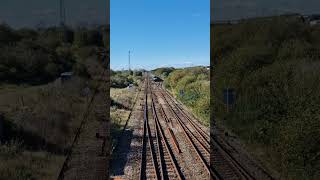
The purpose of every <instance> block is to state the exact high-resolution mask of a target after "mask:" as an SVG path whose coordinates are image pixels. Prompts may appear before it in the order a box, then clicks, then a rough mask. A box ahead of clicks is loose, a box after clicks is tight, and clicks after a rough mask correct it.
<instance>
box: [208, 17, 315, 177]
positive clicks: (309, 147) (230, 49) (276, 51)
mask: <svg viewBox="0 0 320 180" xmlns="http://www.w3.org/2000/svg"><path fill="white" fill-rule="evenodd" d="M213 28H214V29H215V30H216V31H213V32H211V33H213V36H214V37H215V39H214V40H213V47H214V48H213V50H212V51H213V52H214V56H213V57H214V61H215V64H216V65H215V67H214V71H213V73H212V78H213V82H214V89H213V92H214V94H213V96H212V98H214V102H215V103H214V104H213V109H214V111H213V113H214V114H215V116H216V117H217V120H218V122H219V123H222V124H224V125H226V126H227V127H228V128H229V129H231V130H232V131H233V132H235V133H236V134H237V135H239V136H240V138H241V139H242V140H243V141H244V142H246V143H247V145H248V146H249V147H252V149H253V151H254V152H255V153H256V154H258V156H260V158H262V159H263V160H264V161H266V162H267V163H266V164H271V165H270V166H271V168H274V169H276V170H278V171H279V173H280V174H281V176H282V177H283V178H285V179H317V178H316V177H319V167H320V158H319V154H320V153H319V152H320V146H319V142H320V141H319V139H320V131H319V128H320V123H319V122H320V121H319V117H320V116H319V114H320V111H319V102H320V98H319V97H320V93H319V91H317V89H319V88H320V86H319V80H320V79H319V77H320V73H319V69H320V53H319V52H320V51H319V50H320V48H319V43H320V39H319V36H320V31H319V29H318V28H317V27H310V26H309V25H308V24H304V23H302V22H301V20H300V19H297V18H287V17H275V18H273V19H271V20H263V21H258V20H252V21H247V22H244V23H240V24H237V25H227V26H215V27H213ZM225 88H234V89H235V91H236V103H235V105H234V106H233V108H232V109H231V110H229V112H227V111H226V108H225V106H224V104H222V102H221V101H222V99H223V94H222V92H223V89H225ZM256 147H259V148H258V149H259V151H257V148H256Z"/></svg>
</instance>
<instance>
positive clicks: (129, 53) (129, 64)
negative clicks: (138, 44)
mask: <svg viewBox="0 0 320 180" xmlns="http://www.w3.org/2000/svg"><path fill="white" fill-rule="evenodd" d="M130 53H131V52H130V51H129V73H130V72H131V67H130V55H131V54H130Z"/></svg>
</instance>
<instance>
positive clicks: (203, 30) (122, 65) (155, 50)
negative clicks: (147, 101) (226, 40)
mask: <svg viewBox="0 0 320 180" xmlns="http://www.w3.org/2000/svg"><path fill="white" fill-rule="evenodd" d="M110 8H111V9H110V31H111V32H110V55H111V68H112V69H127V68H128V51H129V50H131V51H132V56H131V67H132V69H133V68H144V69H153V68H156V67H161V66H175V67H182V66H194V65H209V64H210V0H134V1H133V0H111V2H110Z"/></svg>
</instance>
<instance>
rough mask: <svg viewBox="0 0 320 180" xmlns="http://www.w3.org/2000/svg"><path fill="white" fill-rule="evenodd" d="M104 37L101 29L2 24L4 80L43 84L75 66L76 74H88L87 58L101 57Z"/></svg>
mask: <svg viewBox="0 0 320 180" xmlns="http://www.w3.org/2000/svg"><path fill="white" fill-rule="evenodd" d="M73 34H75V36H76V37H75V41H73ZM66 36H68V37H66ZM102 38H103V37H102V34H101V33H100V30H99V29H78V30H77V31H75V32H73V30H71V29H68V28H66V29H61V28H55V27H51V28H47V29H39V30H34V29H27V28H23V29H18V30H14V29H11V28H10V27H9V26H7V25H4V24H2V25H0V52H1V53H0V69H1V72H0V80H1V81H2V82H6V83H29V84H42V83H48V82H49V81H52V80H54V79H56V78H58V77H59V76H60V74H61V73H62V72H66V71H71V70H72V69H74V70H75V71H76V72H75V73H76V74H79V75H82V76H88V73H87V70H86V68H87V67H86V65H87V64H88V63H84V61H86V60H87V59H88V58H89V57H91V56H95V57H97V54H98V47H101V46H103V42H102V41H103V39H102ZM65 40H67V41H65ZM65 42H67V43H65ZM73 42H74V43H73Z"/></svg>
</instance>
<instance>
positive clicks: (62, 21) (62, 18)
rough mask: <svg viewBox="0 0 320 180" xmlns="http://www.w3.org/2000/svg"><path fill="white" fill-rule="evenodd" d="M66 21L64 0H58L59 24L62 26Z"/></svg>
mask: <svg viewBox="0 0 320 180" xmlns="http://www.w3.org/2000/svg"><path fill="white" fill-rule="evenodd" d="M65 21H66V7H65V3H64V0H60V26H62V27H64V25H65Z"/></svg>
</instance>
